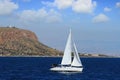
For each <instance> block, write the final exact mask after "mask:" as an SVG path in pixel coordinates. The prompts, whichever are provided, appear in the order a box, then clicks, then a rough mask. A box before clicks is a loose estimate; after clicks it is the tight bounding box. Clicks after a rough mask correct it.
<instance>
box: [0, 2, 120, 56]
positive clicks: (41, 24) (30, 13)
mask: <svg viewBox="0 0 120 80" xmlns="http://www.w3.org/2000/svg"><path fill="white" fill-rule="evenodd" d="M8 25H11V26H17V27H19V28H23V29H28V30H31V31H33V32H35V33H36V35H37V36H38V38H39V40H40V42H42V43H44V44H46V45H48V46H50V47H52V48H56V49H59V50H64V47H65V43H66V39H67V36H68V33H69V28H71V29H72V34H73V37H74V40H75V42H76V46H77V48H78V51H79V52H82V53H86V52H87V53H106V54H114V55H116V54H117V55H120V37H119V36H120V0H0V26H8Z"/></svg>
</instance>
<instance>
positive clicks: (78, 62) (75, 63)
mask: <svg viewBox="0 0 120 80" xmlns="http://www.w3.org/2000/svg"><path fill="white" fill-rule="evenodd" d="M73 47H74V52H73V53H74V54H73V55H74V58H73V62H72V64H71V65H72V66H82V63H81V60H80V58H79V55H78V51H77V48H76V45H75V43H74V46H73Z"/></svg>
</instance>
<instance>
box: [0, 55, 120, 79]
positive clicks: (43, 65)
mask: <svg viewBox="0 0 120 80" xmlns="http://www.w3.org/2000/svg"><path fill="white" fill-rule="evenodd" d="M81 60H82V63H83V66H84V70H83V72H82V73H71V74H70V73H66V74H65V73H58V72H52V71H50V70H49V69H50V67H51V64H53V63H60V61H61V58H51V57H0V80H120V58H82V59H81Z"/></svg>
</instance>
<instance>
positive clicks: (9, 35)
mask: <svg viewBox="0 0 120 80" xmlns="http://www.w3.org/2000/svg"><path fill="white" fill-rule="evenodd" d="M62 54H63V52H62V51H59V50H56V49H53V48H50V47H48V46H47V45H45V44H43V43H41V42H39V40H38V38H37V36H36V35H35V33H34V32H32V31H29V30H24V29H19V28H16V27H15V26H13V27H12V26H8V27H0V56H45V57H46V56H47V57H49V56H52V57H59V56H62ZM80 56H81V57H110V56H108V55H103V54H80Z"/></svg>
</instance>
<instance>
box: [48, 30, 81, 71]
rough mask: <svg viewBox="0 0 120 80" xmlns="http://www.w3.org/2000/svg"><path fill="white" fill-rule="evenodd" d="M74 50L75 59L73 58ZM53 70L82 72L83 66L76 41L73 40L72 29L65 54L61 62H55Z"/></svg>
mask: <svg viewBox="0 0 120 80" xmlns="http://www.w3.org/2000/svg"><path fill="white" fill-rule="evenodd" d="M72 52H73V59H72ZM50 70H52V71H60V72H61V71H62V72H82V70H83V66H82V63H81V60H80V58H79V55H78V51H77V48H76V45H75V43H74V42H73V40H72V35H71V30H70V33H69V36H68V40H67V44H66V47H65V51H64V55H63V58H62V61H61V64H59V65H56V64H54V65H53V67H52V68H51V69H50Z"/></svg>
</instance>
